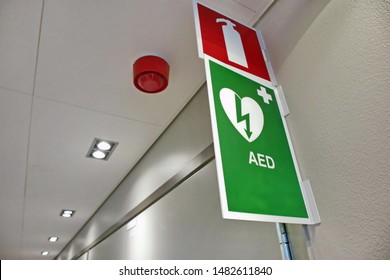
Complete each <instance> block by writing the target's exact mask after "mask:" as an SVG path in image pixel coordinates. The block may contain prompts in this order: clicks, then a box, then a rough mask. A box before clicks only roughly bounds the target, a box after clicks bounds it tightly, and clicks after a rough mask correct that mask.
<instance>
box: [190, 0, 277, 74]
mask: <svg viewBox="0 0 390 280" xmlns="http://www.w3.org/2000/svg"><path fill="white" fill-rule="evenodd" d="M196 6H197V10H198V15H195V17H196V16H198V19H199V27H197V28H199V30H198V32H199V33H200V35H201V42H200V45H199V48H200V52H201V53H204V54H207V55H209V56H211V57H213V58H215V59H217V60H219V61H222V62H224V63H226V64H228V65H231V66H233V67H235V68H238V69H241V70H243V71H245V72H248V73H250V74H253V75H255V76H257V77H260V78H262V79H265V80H268V81H270V76H269V74H268V70H267V66H266V64H265V60H264V57H263V53H262V51H261V46H260V42H259V39H258V36H257V32H256V30H255V29H253V28H250V27H248V26H245V25H243V24H241V23H239V22H237V21H235V20H233V19H230V18H228V17H226V16H224V15H222V14H220V13H218V12H216V11H214V10H212V9H210V8H208V7H206V6H203V5H202V4H200V3H196ZM198 36H199V34H198ZM198 40H199V39H198ZM198 44H199V42H198ZM202 50H203V51H202Z"/></svg>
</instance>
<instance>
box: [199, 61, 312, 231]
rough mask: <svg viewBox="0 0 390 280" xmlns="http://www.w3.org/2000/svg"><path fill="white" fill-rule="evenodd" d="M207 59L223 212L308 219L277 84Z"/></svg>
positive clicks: (296, 220)
mask: <svg viewBox="0 0 390 280" xmlns="http://www.w3.org/2000/svg"><path fill="white" fill-rule="evenodd" d="M205 63H206V74H207V84H208V92H209V99H210V110H211V116H212V125H213V140H214V147H215V157H216V164H217V169H218V172H217V174H218V181H219V187H220V193H221V204H222V213H223V217H224V218H232V219H245V220H259V221H270V222H286V223H302V224H307V223H310V219H309V213H308V211H307V210H306V206H305V199H304V197H303V194H302V191H301V185H300V180H299V178H298V176H297V171H296V168H295V162H294V159H293V156H292V152H291V150H290V139H289V138H288V136H287V134H286V132H285V129H286V127H285V122H284V119H283V118H282V116H281V114H280V111H279V106H278V102H279V97H278V93H277V91H276V89H275V88H272V87H271V86H269V85H265V83H264V82H262V80H261V79H258V80H253V79H250V78H247V77H245V75H242V73H240V72H237V71H235V69H234V68H232V67H228V66H226V65H223V64H222V63H221V62H218V61H217V60H214V59H212V58H210V57H208V56H207V55H206V56H205Z"/></svg>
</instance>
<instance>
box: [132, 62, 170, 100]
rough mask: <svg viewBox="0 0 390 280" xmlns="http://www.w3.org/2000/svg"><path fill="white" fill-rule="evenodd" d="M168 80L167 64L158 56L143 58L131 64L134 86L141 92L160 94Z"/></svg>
mask: <svg viewBox="0 0 390 280" xmlns="http://www.w3.org/2000/svg"><path fill="white" fill-rule="evenodd" d="M168 79H169V64H168V63H167V62H166V61H165V60H164V59H162V58H161V57H159V56H154V55H147V56H143V57H140V58H138V59H137V60H136V61H135V62H134V64H133V81H134V85H135V87H136V88H137V89H139V90H140V91H142V92H146V93H158V92H161V91H163V90H164V89H166V87H167V86H168Z"/></svg>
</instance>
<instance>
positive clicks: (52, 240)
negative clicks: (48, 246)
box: [49, 236, 58, 242]
mask: <svg viewBox="0 0 390 280" xmlns="http://www.w3.org/2000/svg"><path fill="white" fill-rule="evenodd" d="M49 241H50V242H57V241H58V237H57V236H50V237H49Z"/></svg>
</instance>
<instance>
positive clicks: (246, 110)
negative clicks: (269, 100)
mask: <svg viewBox="0 0 390 280" xmlns="http://www.w3.org/2000/svg"><path fill="white" fill-rule="evenodd" d="M219 98H220V100H221V103H222V107H223V109H224V110H225V113H226V115H227V116H228V118H229V120H230V121H231V123H232V124H233V125H234V127H235V128H236V129H237V131H238V132H239V133H240V134H241V135H242V137H244V138H245V139H246V140H247V141H248V142H253V141H255V140H256V139H257V138H258V137H259V136H260V133H261V131H262V130H263V126H264V114H263V110H261V107H260V106H259V104H258V103H257V102H256V101H255V100H253V99H252V98H250V97H244V98H240V96H238V94H237V93H235V92H234V91H233V90H231V89H228V88H223V89H221V91H220V92H219Z"/></svg>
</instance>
